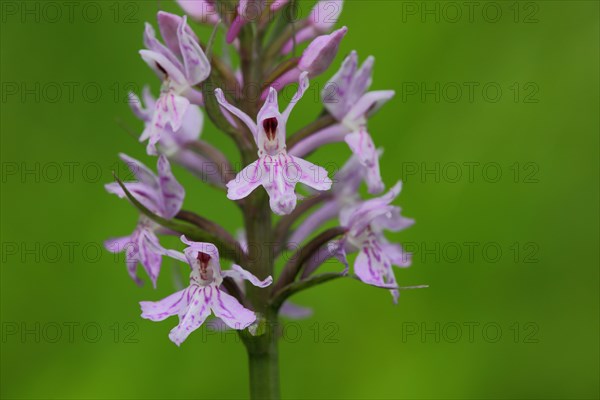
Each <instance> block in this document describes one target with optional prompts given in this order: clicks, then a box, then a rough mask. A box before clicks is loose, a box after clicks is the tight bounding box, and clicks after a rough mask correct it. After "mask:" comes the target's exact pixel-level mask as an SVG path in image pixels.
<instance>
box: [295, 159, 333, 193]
mask: <svg viewBox="0 0 600 400" xmlns="http://www.w3.org/2000/svg"><path fill="white" fill-rule="evenodd" d="M290 158H291V159H292V160H293V164H294V167H296V168H298V169H299V171H298V173H299V179H298V181H299V182H300V183H303V184H305V185H308V186H310V187H311V188H313V189H316V190H329V189H331V185H332V184H333V181H332V180H331V179H330V178H329V176H328V174H327V170H326V169H325V168H323V167H319V166H318V165H315V164H313V163H311V162H309V161H306V160H304V159H302V158H299V157H293V156H292V157H290Z"/></svg>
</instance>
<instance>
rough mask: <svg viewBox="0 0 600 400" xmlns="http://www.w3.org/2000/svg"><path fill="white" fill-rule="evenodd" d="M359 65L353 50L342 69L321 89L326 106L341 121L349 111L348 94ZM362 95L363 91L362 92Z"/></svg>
mask: <svg viewBox="0 0 600 400" xmlns="http://www.w3.org/2000/svg"><path fill="white" fill-rule="evenodd" d="M357 67H358V55H357V54H356V51H352V52H351V53H350V55H348V57H346V59H345V60H344V62H343V63H342V66H341V67H340V69H339V70H338V71H337V72H336V73H335V75H334V76H333V77H332V78H331V79H330V80H329V81H328V82H327V84H326V85H325V86H324V87H323V90H322V91H321V99H322V100H323V104H324V105H325V108H326V109H327V110H328V111H329V112H330V113H331V115H333V116H334V117H335V118H336V119H337V120H338V121H341V120H343V119H344V117H345V116H346V113H347V112H348V111H349V107H351V104H350V103H349V102H348V97H347V94H348V93H349V90H350V88H351V85H352V80H353V78H354V74H355V73H356V68H357ZM361 95H362V92H361Z"/></svg>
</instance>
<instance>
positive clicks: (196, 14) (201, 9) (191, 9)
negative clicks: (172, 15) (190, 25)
mask: <svg viewBox="0 0 600 400" xmlns="http://www.w3.org/2000/svg"><path fill="white" fill-rule="evenodd" d="M177 4H179V6H180V7H181V8H182V9H183V11H185V13H186V14H187V15H189V16H190V17H191V18H192V19H194V20H195V21H198V22H202V23H205V24H209V25H216V24H218V23H219V21H220V18H219V13H218V12H217V9H216V7H215V0H177Z"/></svg>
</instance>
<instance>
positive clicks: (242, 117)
mask: <svg viewBox="0 0 600 400" xmlns="http://www.w3.org/2000/svg"><path fill="white" fill-rule="evenodd" d="M215 97H216V98H217V101H218V102H219V104H220V105H221V106H222V107H223V108H225V109H226V110H227V111H229V112H230V113H232V114H233V115H235V116H236V117H238V118H239V119H240V120H241V121H242V122H243V123H244V124H246V126H247V127H248V129H250V132H252V135H253V136H254V140H256V136H257V134H258V128H257V127H256V123H255V122H254V120H253V119H252V118H250V117H249V116H248V114H246V113H245V112H243V111H242V110H240V109H239V108H237V107H235V106H233V105H232V104H230V103H229V102H228V101H227V99H226V98H225V95H224V94H223V91H222V90H221V89H218V88H217V89H215Z"/></svg>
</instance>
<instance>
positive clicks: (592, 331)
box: [0, 0, 599, 399]
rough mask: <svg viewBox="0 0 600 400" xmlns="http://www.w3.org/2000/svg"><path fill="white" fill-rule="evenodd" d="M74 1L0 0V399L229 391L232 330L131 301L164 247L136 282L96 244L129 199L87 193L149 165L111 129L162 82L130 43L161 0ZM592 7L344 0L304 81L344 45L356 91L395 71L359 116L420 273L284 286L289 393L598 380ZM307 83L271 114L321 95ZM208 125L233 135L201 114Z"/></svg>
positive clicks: (335, 149)
mask: <svg viewBox="0 0 600 400" xmlns="http://www.w3.org/2000/svg"><path fill="white" fill-rule="evenodd" d="M51 3H53V4H54V5H55V7H57V9H58V10H59V11H60V13H61V16H60V17H57V14H56V11H55V10H53V9H52V8H49V7H52V6H48V4H51ZM73 3H74V4H75V6H74V8H73V9H72V10H73V11H72V14H71V13H70V11H69V8H68V7H67V6H65V5H64V4H63V3H61V2H10V1H5V2H2V3H1V6H2V25H1V31H0V32H1V45H0V54H1V75H2V76H1V81H2V103H1V107H2V108H1V113H2V115H1V125H0V126H1V138H2V140H1V155H2V194H1V202H2V203H1V215H2V223H1V236H2V237H1V241H2V267H1V320H2V341H1V385H0V386H1V389H0V390H1V395H2V397H3V398H23V399H25V398H244V397H246V396H247V387H248V378H247V364H246V363H247V361H246V355H245V352H244V349H243V346H242V345H241V343H240V342H239V341H237V339H236V337H235V335H234V334H231V333H228V334H215V333H211V332H209V331H206V330H201V331H198V332H197V333H195V334H193V335H191V336H190V338H189V339H188V340H187V341H186V342H185V343H184V344H183V345H182V347H181V348H177V347H176V346H175V345H173V344H172V343H171V342H170V341H169V340H168V338H167V333H168V331H169V330H170V329H171V328H172V327H173V326H174V325H175V324H176V319H175V318H170V319H168V320H167V321H165V322H162V323H152V322H149V321H146V320H142V319H141V318H140V317H139V313H140V311H139V306H138V304H137V302H138V301H140V300H157V299H160V298H162V297H164V296H165V295H167V294H169V293H171V292H172V291H173V290H174V287H175V284H174V276H175V275H176V274H175V271H177V270H179V269H181V268H182V266H181V265H179V266H177V265H172V264H171V263H169V262H165V264H164V265H163V270H162V273H161V276H160V279H159V285H158V286H159V288H158V289H157V290H156V291H155V290H153V289H152V288H151V285H149V284H146V285H145V286H144V287H142V288H138V287H136V286H135V285H134V283H133V282H132V281H131V280H130V279H129V278H128V276H127V274H126V271H125V267H124V264H123V262H122V258H119V259H117V260H115V259H114V257H113V255H110V254H108V253H107V252H105V251H103V250H101V249H100V246H101V243H102V241H103V240H104V239H106V238H108V237H110V236H116V235H125V234H129V233H130V232H131V231H132V230H133V228H134V225H135V223H136V218H137V214H136V212H135V211H134V210H133V209H132V207H131V206H130V205H129V204H128V203H127V202H126V201H123V200H118V199H117V198H116V197H114V196H109V195H108V194H106V193H105V191H104V189H103V184H104V183H106V182H110V181H111V180H112V177H111V171H112V170H113V169H115V168H117V165H118V164H117V161H118V158H117V153H118V152H121V151H122V152H125V153H127V154H129V155H131V156H134V157H136V158H139V159H141V160H145V161H148V162H149V163H150V164H149V165H150V166H151V167H152V168H154V165H152V164H153V160H152V159H151V158H150V157H148V156H146V155H145V152H144V148H143V147H142V146H140V145H139V144H138V143H136V141H135V140H133V139H132V138H131V136H129V135H128V134H127V133H126V132H125V130H123V129H122V128H121V127H120V126H119V125H121V124H125V125H127V126H129V127H130V129H132V130H133V131H134V132H136V133H137V132H140V131H141V123H140V122H139V121H137V120H136V119H135V118H134V117H133V115H132V114H131V113H130V111H129V108H128V105H127V104H126V101H125V96H126V93H127V91H129V90H131V89H134V90H136V91H139V89H140V88H141V87H142V86H143V85H144V84H146V83H150V84H151V86H152V88H153V89H154V91H155V93H156V90H157V89H158V87H159V82H158V81H157V79H156V78H155V76H154V75H153V74H152V72H151V71H150V70H149V69H148V68H147V67H146V65H145V64H144V63H143V62H142V60H141V59H140V57H139V56H138V54H137V50H139V49H140V48H142V31H143V23H144V21H150V22H152V23H153V24H155V17H154V16H155V12H156V11H157V10H158V7H159V5H158V3H156V2H150V1H148V2H109V1H107V2H104V1H103V2H90V3H86V2H73ZM312 4H313V3H312V2H302V3H301V5H302V9H303V10H304V13H306V12H307V10H309V9H310V7H312ZM36 7H37V8H36ZM160 7H162V8H163V9H165V10H169V11H173V12H179V10H178V8H177V6H176V5H175V4H173V3H171V2H167V1H162V2H160ZM457 7H458V9H459V11H460V13H461V14H460V15H458V14H456V13H457ZM28 10H29V11H28ZM31 10H33V11H31ZM469 10H471V13H469ZM98 13H99V14H98ZM598 21H599V6H598V2H596V1H569V2H567V1H537V2H513V1H508V2H504V1H498V2H491V3H490V2H476V3H475V2H466V3H463V2H452V3H445V2H425V3H423V2H401V1H364V0H363V1H347V2H346V3H345V5H344V11H343V13H342V16H341V18H340V22H339V24H338V25H339V26H341V25H347V26H348V27H349V32H348V34H347V36H346V38H345V39H344V41H343V43H342V45H341V48H340V53H339V55H338V58H337V59H336V61H335V63H334V66H333V67H332V68H331V69H330V71H329V72H327V73H326V74H324V75H323V76H322V77H320V78H319V79H317V80H316V81H315V82H313V83H312V84H313V87H317V82H320V83H321V84H322V83H323V82H325V81H326V80H327V78H329V77H330V76H331V75H332V74H333V73H334V72H335V70H336V69H337V67H338V66H339V63H340V62H341V60H342V59H343V57H344V56H345V55H346V54H348V52H349V51H350V50H352V49H356V50H357V51H358V54H359V56H360V58H361V60H363V59H364V58H365V57H366V56H367V55H369V54H372V55H374V56H375V57H376V60H377V61H376V66H375V75H374V83H373V86H372V88H373V89H394V90H396V92H397V94H396V97H395V98H394V99H393V100H392V101H391V102H390V103H388V104H387V105H386V106H385V107H384V108H383V109H382V110H381V111H380V112H379V113H378V114H377V115H376V116H375V117H374V118H373V119H372V120H371V122H370V125H369V127H370V131H371V133H372V135H373V137H374V140H375V142H376V144H377V145H379V146H383V147H384V148H385V154H384V156H383V158H382V174H383V177H384V180H385V182H386V183H387V184H388V186H390V185H391V184H393V183H394V182H395V181H396V180H397V179H399V178H402V179H403V180H404V189H403V193H402V195H401V196H400V198H399V200H398V201H397V203H398V204H400V205H401V206H402V207H403V211H404V214H405V215H407V216H410V217H413V218H415V219H416V220H417V223H416V225H415V226H414V227H412V228H411V229H409V230H407V231H405V232H402V233H400V234H397V235H390V238H393V239H394V240H399V241H403V242H406V243H407V247H408V248H409V249H410V250H412V251H413V252H414V253H415V257H414V262H413V265H412V267H411V268H409V269H405V270H397V273H396V276H397V279H398V281H399V283H400V284H401V285H417V284H428V285H430V288H429V289H424V290H415V291H409V292H403V293H402V295H401V298H400V303H399V305H398V306H393V305H392V303H391V297H390V295H389V294H388V293H386V292H385V291H383V290H378V289H374V288H371V287H368V286H366V285H361V284H360V283H359V282H356V281H352V280H348V281H345V280H340V281H336V282H333V283H330V284H327V285H325V286H320V287H318V288H316V289H314V290H311V291H309V292H305V293H302V294H300V295H299V296H297V297H296V298H294V301H295V302H296V303H298V304H302V305H306V306H310V307H313V308H314V310H315V314H314V316H313V317H312V318H310V319H308V320H304V321H299V322H288V324H287V325H286V335H285V339H284V340H283V341H282V343H281V350H280V353H281V354H280V355H281V385H282V394H283V396H284V397H285V398H303V399H304V398H357V399H358V398H411V399H415V398H423V399H425V398H444V399H446V398H477V399H496V398H521V399H522V398H557V399H558V398H561V399H562V398H569V399H575V398H582V399H583V398H586V399H587V398H590V399H591V398H598V396H599V383H598V376H599V352H598V350H599V349H598V344H599V343H598V330H599V329H598V327H599V321H598V315H599V310H598V308H599V291H598V289H599V276H598V271H599V268H598V265H599V259H598V257H599V252H598V232H599V226H598V220H599V216H598V171H599V165H598V146H599V143H598V137H599V135H598V133H599V125H598V122H599V118H598V110H599V104H598V102H599V100H598V99H599V82H598V76H599V65H598V60H599V56H598V47H599V43H598V42H599V22H598ZM195 29H196V31H197V32H198V33H199V35H200V36H201V37H203V38H206V37H207V35H208V34H209V30H208V29H207V28H202V27H198V26H195ZM436 85H438V86H436ZM469 87H471V88H473V90H472V92H471V91H470V90H469ZM57 88H58V91H57ZM70 88H72V89H70ZM457 88H459V89H461V91H460V92H457ZM316 94H317V92H316V91H314V92H312V96H307V97H305V100H303V101H302V103H301V104H300V105H299V106H298V107H297V108H296V110H295V112H294V114H293V116H292V119H291V121H290V124H291V126H292V128H291V129H289V131H294V130H295V129H297V128H299V127H301V126H302V125H303V124H304V123H306V122H307V121H310V119H311V118H314V116H315V115H316V114H317V113H318V112H319V110H320V106H319V104H318V103H317V102H316V101H315V95H316ZM118 121H123V122H122V123H120V122H118ZM203 138H205V139H207V140H209V141H210V142H211V143H213V144H215V145H216V146H219V147H222V148H224V149H225V151H228V152H229V154H235V153H234V152H233V150H234V149H233V146H232V144H231V142H230V141H229V140H228V139H227V138H226V137H225V136H224V135H223V134H220V133H219V132H217V131H216V130H215V129H214V128H213V127H212V126H211V125H207V126H206V128H205V130H204V132H203ZM348 154H349V151H348V149H347V147H346V146H345V145H344V144H339V145H335V146H331V147H330V148H327V149H324V150H321V151H319V152H317V153H316V154H315V155H314V156H313V157H312V160H313V161H316V162H319V163H326V162H335V163H342V162H343V161H344V160H345V159H346V157H347V156H348ZM470 172H471V173H470ZM175 173H176V176H177V177H178V179H180V181H181V182H182V183H184V185H185V187H186V189H187V198H186V200H185V205H184V206H185V208H187V209H192V210H195V211H198V212H202V213H205V214H209V215H210V216H211V217H212V218H214V219H216V220H218V221H219V222H220V223H221V224H223V225H224V226H225V227H227V228H228V229H231V230H235V229H237V228H239V227H240V226H241V225H240V224H241V219H240V215H239V213H238V212H237V211H236V207H235V206H233V205H232V204H231V203H230V202H228V201H225V198H224V196H223V195H222V194H221V193H220V192H217V191H215V190H213V189H209V188H207V187H206V186H205V185H203V184H201V183H197V181H196V180H194V178H193V177H192V176H191V175H190V174H189V173H187V172H186V171H184V170H183V169H180V168H176V169H175ZM457 173H460V175H459V176H457ZM498 174H500V175H498ZM331 268H334V267H333V266H331Z"/></svg>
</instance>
